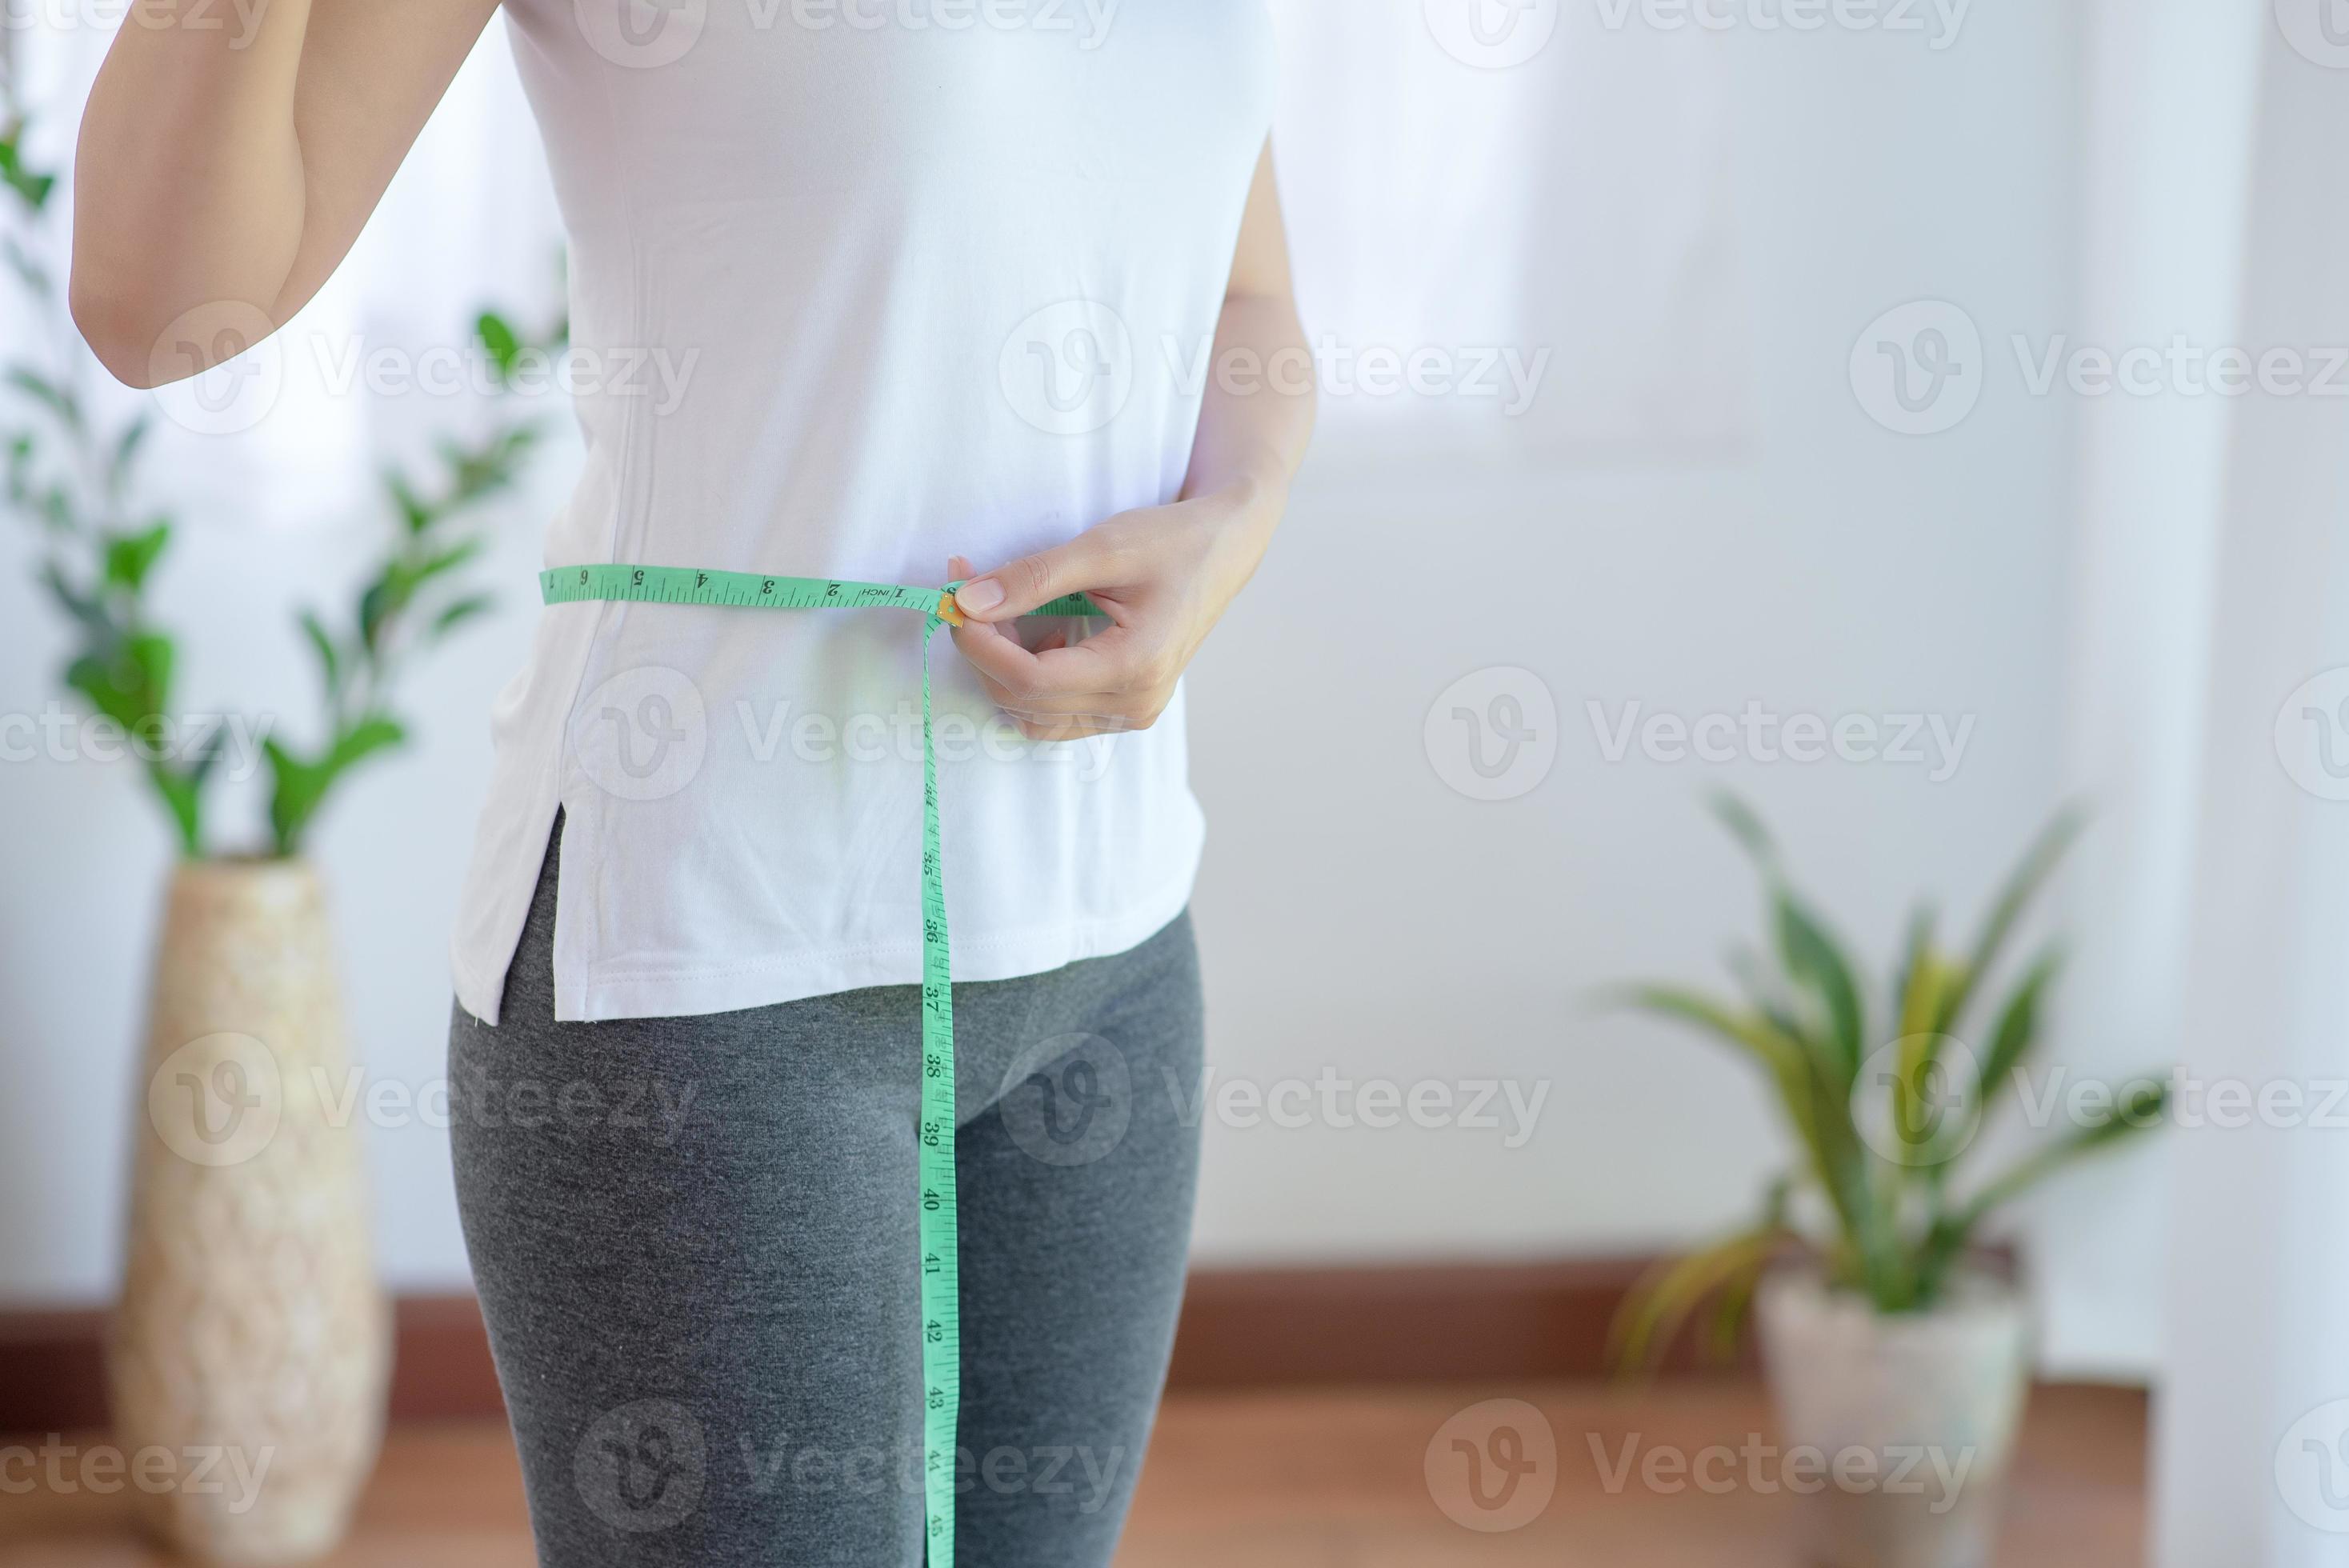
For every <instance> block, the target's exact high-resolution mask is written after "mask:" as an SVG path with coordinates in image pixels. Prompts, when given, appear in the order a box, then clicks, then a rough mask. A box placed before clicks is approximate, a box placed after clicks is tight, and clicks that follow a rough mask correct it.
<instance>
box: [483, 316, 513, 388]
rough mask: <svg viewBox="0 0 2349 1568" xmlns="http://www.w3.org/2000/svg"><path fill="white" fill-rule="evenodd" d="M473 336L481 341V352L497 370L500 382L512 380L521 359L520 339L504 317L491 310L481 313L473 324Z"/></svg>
mask: <svg viewBox="0 0 2349 1568" xmlns="http://www.w3.org/2000/svg"><path fill="white" fill-rule="evenodd" d="M473 335H474V336H476V337H478V338H480V339H481V349H482V352H484V353H486V354H487V355H488V356H490V363H491V364H492V366H495V367H496V368H497V373H498V379H499V380H500V381H511V380H512V378H513V371H514V365H515V363H516V362H517V361H519V360H520V359H521V358H522V337H521V335H520V334H518V333H516V332H515V331H514V329H513V327H512V325H511V324H510V323H509V322H508V321H507V320H506V318H505V317H504V316H502V315H499V314H498V313H497V312H495V311H493V310H485V311H483V312H482V313H481V315H480V316H479V317H477V318H476V319H475V320H474V322H473Z"/></svg>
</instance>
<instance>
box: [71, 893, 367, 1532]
mask: <svg viewBox="0 0 2349 1568" xmlns="http://www.w3.org/2000/svg"><path fill="white" fill-rule="evenodd" d="M332 947H333V944H332V941H331V939H330V930H329V926H328V923H327V918H326V903H325V899H324V897H323V895H322V893H321V891H320V888H319V884H318V879H317V877H316V874H315V873H314V872H312V870H311V868H310V867H309V866H308V865H307V864H305V863H304V862H301V861H203V862H188V863H183V864H182V865H181V867H180V868H179V870H178V871H177V872H176V873H175V874H174V876H173V878H172V882H171V900H170V907H169V911H168V913H167V914H166V916H165V920H164V926H163V937H162V945H161V948H160V952H159V953H158V954H157V958H156V966H155V981H154V991H153V995H152V1000H151V1009H152V1011H151V1014H150V1024H149V1032H148V1039H147V1052H146V1059H145V1062H144V1064H143V1068H142V1070H141V1073H140V1079H139V1083H140V1104H139V1105H138V1107H137V1109H136V1118H137V1137H136V1150H137V1152H136V1154H135V1157H134V1161H135V1163H134V1168H133V1171H132V1178H131V1200H130V1223H129V1238H128V1248H127V1253H126V1259H125V1273H124V1278H123V1287H122V1300H121V1303H120V1305H119V1308H118V1310H117V1313H116V1315H115V1319H114V1324H113V1328H112V1333H111V1337H110V1340H109V1358H108V1370H109V1377H110V1381H111V1384H112V1392H113V1400H114V1419H115V1436H116V1440H117V1441H118V1442H119V1444H120V1446H121V1448H122V1449H123V1451H124V1453H125V1455H126V1456H129V1457H130V1458H131V1462H132V1463H133V1464H134V1465H135V1464H137V1463H140V1462H142V1461H141V1460H140V1459H139V1456H140V1455H142V1454H144V1455H147V1456H149V1457H148V1458H147V1460H145V1461H144V1462H147V1463H149V1464H150V1465H156V1466H160V1465H162V1464H164V1463H166V1462H168V1463H169V1464H170V1465H171V1467H172V1468H171V1477H172V1480H171V1484H169V1485H146V1484H142V1485H140V1486H139V1487H138V1488H136V1489H135V1490H136V1491H138V1492H139V1494H140V1496H141V1498H142V1499H143V1500H144V1502H145V1505H146V1507H147V1509H148V1516H147V1517H148V1522H149V1523H150V1526H151V1527H152V1528H153V1530H154V1532H156V1533H157V1534H158V1535H159V1536H160V1538H161V1539H162V1540H164V1541H165V1542H167V1543H168V1544H170V1545H171V1546H172V1547H174V1548H176V1549H178V1550H179V1551H181V1552H182V1553H188V1554H190V1555H192V1556H195V1557H198V1558H200V1559H203V1560H207V1561H212V1562H219V1563H287V1562H298V1561H302V1560H304V1559H306V1558H311V1557H316V1556H318V1555H320V1554H322V1553H326V1552H327V1551H329V1550H331V1549H332V1548H333V1546H334V1545H335V1543H336V1542H338V1541H339V1540H341V1538H342V1536H343V1533H344V1532H345V1530H346V1528H347V1524H348V1522H349V1518H350V1511H351V1507H352V1505H353V1503H354V1502H355V1501H357V1496H358V1494H359V1492H360V1491H361V1490H362V1489H363V1488H364V1486H365V1485H366V1482H367V1476H368V1473H369V1472H370V1470H372V1469H373V1467H374V1463H375V1457H376V1452H377V1449H378V1445H379V1443H380V1441H381V1439H382V1432H383V1418H384V1398H385V1384H386V1378H387V1375H388V1369H389V1365H390V1315H389V1311H388V1305H387V1303H386V1301H385V1299H384V1296H383V1294H382V1291H381V1289H380V1287H379V1286H378V1284H377V1283H376V1278H375V1269H374V1262H373V1259H372V1257H371V1255H370V1250H369V1247H368V1242H367V1231H368V1224H367V1191H366V1183H365V1179H364V1177H365V1173H364V1171H363V1169H362V1161H361V1151H360V1147H359V1137H358V1128H357V1118H356V1115H355V1111H356V1108H357V1107H358V1106H359V1105H362V1104H364V1096H361V1095H357V1094H355V1093H354V1092H353V1089H354V1086H353V1085H352V1083H351V1082H350V1080H349V1071H350V1060H349V1053H348V1050H347V1047H346V1045H345V1040H344V1023H343V1008H342V996H341V990H340V987H339V985H337V983H336V974H335V965H334V954H333V951H332ZM157 1456H168V1459H166V1458H164V1457H157Z"/></svg>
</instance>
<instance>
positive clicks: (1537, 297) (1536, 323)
mask: <svg viewBox="0 0 2349 1568" xmlns="http://www.w3.org/2000/svg"><path fill="white" fill-rule="evenodd" d="M1606 11H1607V8H1606V7H1600V6H1591V5H1566V6H1560V5H1556V4H1551V3H1544V4H1536V5H1524V6H1514V5H1497V4H1495V3H1494V0H1272V13H1273V15H1274V18H1275V22H1276V25H1277V27H1278V36H1279V40H1280V54H1281V79H1280V88H1279V92H1280V98H1279V109H1278V122H1277V124H1276V126H1275V129H1274V144H1275V147H1276V150H1277V152H1278V160H1279V164H1280V168H1281V173H1282V197H1283V201H1284V204H1285V206H1286V209H1287V212H1288V222H1289V229H1290V242H1291V245H1292V248H1293V250H1294V252H1295V253H1296V262H1297V268H1298V288H1299V304H1300V307H1301V309H1302V311H1303V314H1304V316H1305V322H1306V328H1307V332H1308V334H1309V336H1311V337H1312V338H1313V339H1315V340H1316V343H1317V346H1318V348H1319V352H1320V353H1321V354H1322V356H1323V365H1322V373H1323V375H1322V379H1323V391H1322V409H1323V432H1322V436H1321V438H1320V439H1319V441H1318V442H1317V450H1318V451H1319V453H1320V455H1321V457H1322V459H1323V460H1325V461H1330V460H1335V459H1340V458H1342V459H1344V460H1347V461H1349V462H1353V463H1361V462H1363V461H1371V462H1376V461H1379V460H1382V459H1389V458H1397V457H1400V458H1402V459H1405V460H1410V461H1423V460H1425V459H1428V458H1430V457H1432V456H1437V455H1444V454H1450V455H1454V456H1477V457H1489V458H1494V459H1500V460H1504V461H1513V462H1550V461H1556V460H1558V459H1588V458H1592V457H1598V458H1603V459H1620V458H1626V457H1629V458H1638V459H1661V460H1667V461H1676V462H1684V461H1704V460H1719V459H1722V458H1723V457H1725V456H1729V455H1733V454H1734V453H1735V452H1736V451H1737V450H1738V449H1739V446H1740V443H1741V442H1742V441H1743V440H1744V438H1745V437H1747V436H1748V435H1749V434H1750V428H1749V424H1748V409H1749V405H1748V401H1747V397H1748V390H1749V377H1748V375H1747V365H1746V357H1745V350H1746V346H1747V343H1748V341H1749V334H1748V332H1747V331H1746V319H1747V318H1746V315H1745V304H1744V300H1743V298H1742V296H1741V295H1740V294H1739V292H1738V290H1737V287H1736V273H1735V263H1736V247H1735V245H1734V243H1733V229H1734V223H1733V208H1732V202H1731V200H1730V197H1731V174H1732V165H1731V162H1730V150H1731V145H1732V138H1731V136H1730V133H1729V122H1730V114H1729V103H1728V95H1727V90H1726V86H1725V83H1726V71H1725V69H1724V60H1723V55H1722V46H1721V44H1720V41H1719V40H1718V39H1716V38H1713V37H1712V36H1709V35H1707V34H1705V33H1702V32H1701V31H1699V30H1698V29H1695V28H1687V29H1683V30H1681V31H1678V32H1672V31H1665V30H1659V29H1656V28H1652V27H1645V26H1613V27H1610V26H1608V25H1607V24H1606V21H1605V15H1606ZM1496 23H1498V24H1506V26H1496ZM1374 354H1385V355H1388V356H1393V357H1394V358H1396V359H1402V360H1408V359H1409V358H1410V356H1413V355H1418V354H1424V355H1428V356H1432V357H1431V358H1429V359H1428V360H1427V363H1428V364H1429V365H1431V366H1434V367H1435V368H1436V369H1437V371H1438V372H1439V374H1441V373H1442V372H1444V371H1446V370H1448V371H1449V372H1450V373H1451V374H1450V375H1449V376H1448V377H1445V378H1444V381H1439V380H1438V379H1436V378H1428V379H1425V380H1423V387H1425V388H1440V389H1433V390H1422V391H1419V392H1412V391H1399V392H1394V393H1385V392H1381V390H1379V389H1378V387H1377V386H1376V385H1375V384H1373V379H1372V378H1370V377H1364V376H1363V375H1362V373H1361V372H1362V368H1363V362H1364V359H1365V356H1371V355H1374ZM1445 381H1448V385H1445ZM1471 383H1474V386H1473V387H1472V386H1471V385H1470V384H1471Z"/></svg>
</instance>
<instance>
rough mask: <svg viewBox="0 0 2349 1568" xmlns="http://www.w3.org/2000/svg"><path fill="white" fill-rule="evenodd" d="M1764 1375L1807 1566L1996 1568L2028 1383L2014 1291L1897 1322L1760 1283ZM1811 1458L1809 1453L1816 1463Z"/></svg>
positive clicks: (1983, 1287)
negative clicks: (1796, 1489) (1799, 1466)
mask: <svg viewBox="0 0 2349 1568" xmlns="http://www.w3.org/2000/svg"><path fill="white" fill-rule="evenodd" d="M1756 1307H1757V1312H1758V1314H1759V1323H1760V1329H1761V1336H1762V1353H1763V1360H1764V1366H1765V1367H1766V1369H1767V1372H1768V1375H1769V1379H1770V1392H1771V1397H1772V1398H1773V1400H1774V1402H1775V1405H1776V1407H1777V1412H1778V1421H1779V1427H1780V1436H1781V1438H1782V1439H1783V1442H1784V1445H1785V1450H1786V1453H1787V1455H1788V1463H1789V1470H1790V1473H1793V1470H1794V1460H1793V1456H1794V1455H1795V1453H1796V1452H1797V1451H1798V1450H1807V1451H1809V1452H1815V1453H1816V1455H1817V1457H1818V1462H1819V1468H1818V1469H1817V1470H1816V1471H1815V1472H1811V1473H1814V1474H1816V1477H1817V1483H1816V1485H1812V1486H1806V1487H1805V1488H1804V1489H1801V1491H1802V1494H1801V1495H1800V1496H1799V1497H1798V1499H1797V1501H1796V1504H1795V1507H1796V1510H1797V1512H1798V1516H1799V1525H1798V1529H1799V1532H1800V1536H1799V1540H1800V1548H1801V1553H1802V1555H1801V1561H1802V1562H1803V1563H1806V1564H1807V1565H1809V1568H1990V1563H1991V1562H1992V1551H1993V1548H1994V1546H1995V1544H1996V1537H1997V1534H1998V1523H1999V1518H2000V1515H2001V1513H2002V1508H2003V1503H2004V1494H2005V1486H2006V1474H2007V1469H2008V1465H2009V1463H2010V1462H2011V1460H2013V1453H2014V1442H2015V1437H2016V1433H2017V1431H2018V1429H2020V1427H2021V1425H2022V1419H2023V1404H2024V1402H2025V1400H2026V1398H2028V1395H2029V1391H2030V1386H2031V1333H2030V1323H2029V1318H2028V1316H2027V1315H2026V1313H2025V1311H2024V1308H2023V1302H2022V1300H2021V1298H2020V1297H2019V1296H2017V1295H2016V1294H2015V1293H2014V1291H2013V1289H2012V1288H2010V1287H2009V1286H2007V1285H2005V1284H2002V1283H2000V1282H1997V1281H1994V1280H1992V1279H1989V1278H1987V1277H1983V1276H1980V1275H1970V1276H1967V1277H1965V1278H1964V1279H1962V1280H1961V1281H1959V1282H1958V1283H1957V1284H1956V1285H1955V1286H1954V1287H1953V1289H1952V1291H1951V1296H1950V1299H1949V1300H1948V1301H1947V1302H1946V1303H1945V1304H1944V1305H1942V1306H1941V1307H1940V1309H1938V1310H1936V1311H1933V1312H1928V1313H1916V1314H1904V1315H1899V1316H1886V1315H1881V1314H1878V1313H1877V1312H1876V1311H1875V1310H1874V1309H1873V1308H1871V1307H1870V1306H1869V1305H1868V1303H1867V1302H1865V1301H1863V1300H1861V1299H1860V1298H1859V1297H1857V1296H1854V1295H1847V1294H1843V1293H1838V1292H1831V1291H1829V1290H1828V1289H1827V1288H1826V1285H1825V1284H1824V1283H1823V1282H1822V1281H1821V1280H1820V1279H1819V1277H1818V1276H1817V1275H1816V1274H1813V1273H1811V1272H1809V1271H1807V1270H1787V1271H1785V1272H1783V1273H1779V1274H1773V1275H1771V1276H1770V1277H1769V1278H1768V1279H1766V1280H1764V1282H1763V1285H1762V1290H1761V1293H1760V1296H1759V1299H1758V1301H1757V1304H1756ZM1806 1462H1807V1454H1806Z"/></svg>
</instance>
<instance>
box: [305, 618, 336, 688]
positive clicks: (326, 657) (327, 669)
mask: <svg viewBox="0 0 2349 1568" xmlns="http://www.w3.org/2000/svg"><path fill="white" fill-rule="evenodd" d="M301 619H302V632H303V634H304V635H305V636H306V637H308V638H309V639H310V649H311V651H312V652H313V653H315V654H316V655H318V676H319V679H320V680H321V681H322V682H323V683H324V684H325V686H326V706H327V707H330V708H331V707H336V705H337V704H338V703H339V702H340V700H341V698H342V695H343V659H342V655H340V654H338V653H336V651H335V639H334V638H333V637H331V636H329V635H327V634H326V624H325V623H324V622H322V621H320V620H319V619H318V616H317V613H316V611H314V610H305V611H303V612H302V617H301Z"/></svg>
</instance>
